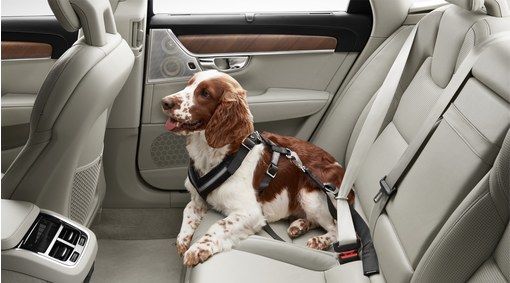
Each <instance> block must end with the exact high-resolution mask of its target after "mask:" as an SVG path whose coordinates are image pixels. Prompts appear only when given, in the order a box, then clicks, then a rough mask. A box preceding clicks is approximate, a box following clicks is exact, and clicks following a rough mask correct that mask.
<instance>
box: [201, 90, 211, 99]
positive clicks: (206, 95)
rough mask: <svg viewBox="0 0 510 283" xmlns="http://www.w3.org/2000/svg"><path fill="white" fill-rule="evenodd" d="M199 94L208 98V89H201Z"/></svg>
mask: <svg viewBox="0 0 510 283" xmlns="http://www.w3.org/2000/svg"><path fill="white" fill-rule="evenodd" d="M200 96H202V97H203V98H209V91H208V90H207V89H204V90H202V92H201V93H200Z"/></svg>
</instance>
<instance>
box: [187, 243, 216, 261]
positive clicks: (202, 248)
mask: <svg viewBox="0 0 510 283" xmlns="http://www.w3.org/2000/svg"><path fill="white" fill-rule="evenodd" d="M212 255H213V253H212V249H211V248H210V246H207V245H204V244H200V243H196V244H193V245H192V246H191V247H190V248H189V249H188V250H187V251H186V252H185V253H184V259H183V263H184V265H185V266H187V267H193V266H195V265H197V264H199V263H202V262H204V261H206V260H207V259H208V258H210V257H211V256H212Z"/></svg>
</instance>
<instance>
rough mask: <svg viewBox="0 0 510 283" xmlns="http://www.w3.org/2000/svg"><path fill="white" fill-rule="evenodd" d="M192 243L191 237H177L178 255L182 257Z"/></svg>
mask: <svg viewBox="0 0 510 283" xmlns="http://www.w3.org/2000/svg"><path fill="white" fill-rule="evenodd" d="M190 243H191V235H181V234H179V235H178V236H177V241H176V243H175V245H176V247H177V253H178V254H179V256H182V255H183V254H184V253H185V252H186V251H187V250H188V247H189V244H190Z"/></svg>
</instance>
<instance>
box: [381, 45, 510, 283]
mask: <svg viewBox="0 0 510 283" xmlns="http://www.w3.org/2000/svg"><path fill="white" fill-rule="evenodd" d="M509 62H510V41H506V42H501V43H499V44H497V45H495V46H492V47H491V48H490V49H488V50H487V51H485V52H484V53H483V54H482V55H481V57H480V58H479V60H478V62H477V63H476V65H475V66H474V68H473V71H472V73H473V76H472V77H471V78H470V79H469V80H468V81H467V82H466V84H465V85H464V87H463V89H462V90H461V92H460V94H459V96H458V98H457V99H456V100H455V101H454V103H453V104H452V105H451V107H450V108H449V109H448V110H447V112H446V113H445V115H444V118H443V121H442V122H441V124H440V125H439V127H438V128H437V130H436V131H435V133H434V134H433V136H432V137H431V140H430V141H429V143H428V144H427V145H426V147H425V148H424V150H423V152H422V153H421V155H420V156H419V157H418V159H417V160H416V163H415V165H414V166H413V168H412V169H411V170H410V171H409V173H408V174H407V175H406V177H405V179H404V181H403V183H402V192H403V194H402V195H400V192H399V194H398V195H397V196H396V198H395V199H394V202H393V204H392V207H391V208H389V209H388V214H387V215H388V216H389V218H391V222H392V223H394V225H396V226H399V227H402V226H401V225H402V224H403V222H402V220H403V219H404V218H406V219H405V220H404V221H405V222H408V223H410V222H413V221H418V222H414V223H413V224H412V226H414V228H412V229H414V231H410V230H409V229H411V226H408V227H405V228H402V229H401V231H402V232H403V233H402V234H403V235H404V236H401V235H399V237H400V238H401V239H402V238H405V240H404V241H406V242H407V241H408V240H412V241H417V243H422V242H423V243H424V247H423V248H420V249H417V250H416V255H417V259H418V257H420V259H419V260H415V263H417V265H416V267H413V268H415V274H414V276H413V281H414V282H454V281H458V282H465V281H467V280H472V281H477V282H508V281H509V280H510V229H509V213H510V198H509V194H510V88H509V86H510V85H509V79H510V64H509ZM496 156H497V157H496ZM426 163H428V164H426ZM427 174H432V176H434V178H433V179H434V180H430V178H429V180H427V176H426V175H427ZM411 194H414V196H411ZM420 198H421V201H419V199H420ZM413 205H416V206H418V208H415V209H412V213H413V214H415V215H413V216H411V217H405V216H403V215H402V211H401V209H406V208H407V209H410V207H411V206H413ZM399 229H400V228H399ZM376 233H377V232H376ZM419 234H421V235H419ZM408 237H409V238H408ZM430 241H432V242H430ZM407 244H409V243H406V245H407ZM426 246H428V247H426ZM423 252H424V253H423ZM422 253H423V255H421V254H422Z"/></svg>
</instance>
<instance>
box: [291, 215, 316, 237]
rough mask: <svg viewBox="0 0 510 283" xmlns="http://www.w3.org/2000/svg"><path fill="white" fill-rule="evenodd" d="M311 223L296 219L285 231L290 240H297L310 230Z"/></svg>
mask: <svg viewBox="0 0 510 283" xmlns="http://www.w3.org/2000/svg"><path fill="white" fill-rule="evenodd" d="M310 226H311V223H310V221H309V220H307V219H297V220H295V221H294V222H292V223H291V224H290V226H289V229H287V234H288V235H289V237H291V238H292V239H294V238H297V237H299V236H301V235H303V234H304V233H306V232H308V230H310Z"/></svg>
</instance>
